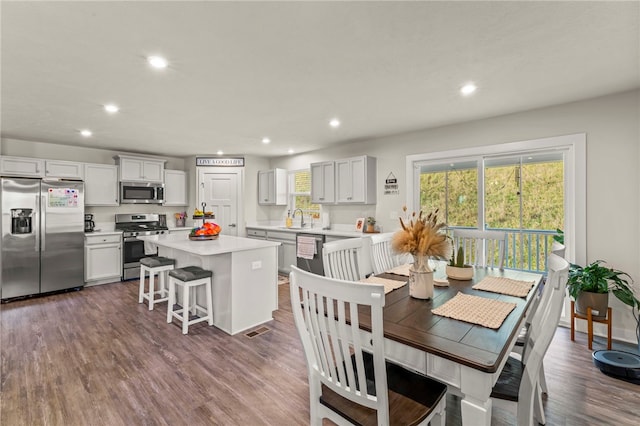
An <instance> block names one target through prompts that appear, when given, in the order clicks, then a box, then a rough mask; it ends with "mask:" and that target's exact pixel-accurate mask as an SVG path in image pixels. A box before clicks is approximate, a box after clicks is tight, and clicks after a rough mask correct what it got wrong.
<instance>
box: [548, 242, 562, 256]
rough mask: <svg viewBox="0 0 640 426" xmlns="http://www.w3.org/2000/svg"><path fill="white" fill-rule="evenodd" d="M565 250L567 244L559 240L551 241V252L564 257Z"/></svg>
mask: <svg viewBox="0 0 640 426" xmlns="http://www.w3.org/2000/svg"><path fill="white" fill-rule="evenodd" d="M564 252H565V245H564V244H562V243H560V242H558V241H553V242H552V243H551V253H553V254H555V255H557V256H560V257H564Z"/></svg>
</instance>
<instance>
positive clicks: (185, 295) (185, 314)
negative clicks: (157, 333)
mask: <svg viewBox="0 0 640 426" xmlns="http://www.w3.org/2000/svg"><path fill="white" fill-rule="evenodd" d="M212 276H213V272H211V271H207V270H206V269H202V268H199V267H197V266H187V267H184V268H178V269H174V270H173V271H169V304H168V306H167V322H168V323H171V322H172V321H173V318H174V317H175V318H177V319H179V320H180V321H182V334H187V332H188V331H189V326H190V325H192V324H196V323H199V322H201V321H209V325H213V301H212V299H211V293H212V289H211V277H212ZM176 285H179V286H181V287H182V308H179V309H175V310H174V309H173V305H174V304H175V303H176ZM200 285H204V286H205V290H206V296H207V307H206V308H205V307H202V306H200V305H198V304H197V303H196V288H197V287H198V286H200ZM190 293H191V294H190ZM189 302H191V304H189ZM198 310H200V311H202V312H206V315H205V316H204V317H201V318H195V319H192V320H189V311H191V312H192V313H193V314H194V315H197V311H198Z"/></svg>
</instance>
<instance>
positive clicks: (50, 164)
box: [45, 160, 84, 179]
mask: <svg viewBox="0 0 640 426" xmlns="http://www.w3.org/2000/svg"><path fill="white" fill-rule="evenodd" d="M45 176H46V177H56V178H62V179H83V178H84V163H76V162H75V161H58V160H46V161H45Z"/></svg>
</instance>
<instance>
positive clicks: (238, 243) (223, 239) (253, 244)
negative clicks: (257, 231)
mask: <svg viewBox="0 0 640 426" xmlns="http://www.w3.org/2000/svg"><path fill="white" fill-rule="evenodd" d="M137 238H138V239H139V240H142V241H148V242H150V243H153V244H157V245H158V246H161V247H167V248H171V249H175V250H182V251H185V252H187V253H191V254H195V255H199V256H213V255H217V254H224V253H232V252H238V251H245V250H255V249H262V248H269V247H276V246H279V245H280V243H278V242H274V241H266V240H255V239H251V238H242V237H234V236H231V235H220V236H219V237H218V239H216V240H204V241H192V240H190V239H189V238H188V237H187V236H186V235H184V234H182V233H180V234H173V235H172V234H168V235H166V234H165V235H149V236H139V237H137Z"/></svg>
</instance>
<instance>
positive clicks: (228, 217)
mask: <svg viewBox="0 0 640 426" xmlns="http://www.w3.org/2000/svg"><path fill="white" fill-rule="evenodd" d="M198 181H199V182H198V187H199V191H198V192H199V193H198V206H200V205H202V203H207V210H212V211H213V212H214V214H215V216H216V218H215V222H216V223H217V224H218V225H220V227H221V228H222V232H223V233H224V234H225V235H234V236H237V235H238V223H239V221H238V201H239V199H238V196H239V193H240V188H239V183H240V182H241V176H240V172H237V171H236V172H228V171H226V170H224V171H215V170H213V169H207V170H200V171H199V173H198Z"/></svg>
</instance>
